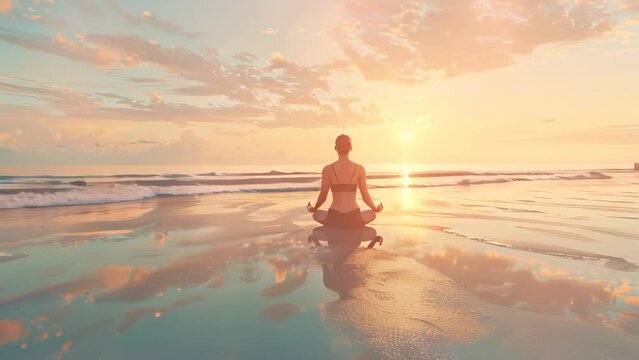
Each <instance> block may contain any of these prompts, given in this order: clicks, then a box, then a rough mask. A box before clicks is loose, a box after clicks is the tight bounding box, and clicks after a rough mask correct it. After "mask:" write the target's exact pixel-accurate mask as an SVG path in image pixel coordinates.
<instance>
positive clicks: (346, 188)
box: [331, 165, 357, 192]
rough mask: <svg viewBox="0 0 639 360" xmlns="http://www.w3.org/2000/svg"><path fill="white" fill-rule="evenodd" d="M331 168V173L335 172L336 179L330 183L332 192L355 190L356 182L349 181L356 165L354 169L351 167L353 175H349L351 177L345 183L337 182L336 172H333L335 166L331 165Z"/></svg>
mask: <svg viewBox="0 0 639 360" xmlns="http://www.w3.org/2000/svg"><path fill="white" fill-rule="evenodd" d="M331 168H333V174H335V181H337V184H333V185H331V191H332V192H339V191H350V192H356V191H357V184H350V182H351V181H353V177H354V176H355V172H356V171H357V165H355V169H353V175H351V179H350V180H348V183H345V184H342V183H340V182H339V179H338V178H337V173H336V172H335V167H333V165H331Z"/></svg>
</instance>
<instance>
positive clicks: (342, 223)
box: [306, 134, 384, 227]
mask: <svg viewBox="0 0 639 360" xmlns="http://www.w3.org/2000/svg"><path fill="white" fill-rule="evenodd" d="M352 149H353V147H352V145H351V139H350V138H349V137H348V136H347V135H343V134H342V135H340V136H338V137H337V139H335V150H336V151H337V156H338V159H337V161H336V162H334V163H332V164H330V165H327V166H325V167H324V169H323V170H322V186H321V189H320V194H319V196H318V197H317V202H316V203H315V206H311V203H310V202H309V203H308V205H307V206H306V208H307V209H308V211H309V212H311V213H313V219H315V220H316V221H317V222H319V223H322V224H324V225H326V226H331V227H358V226H363V225H365V224H368V223H369V222H371V221H373V220H375V213H378V212H380V211H382V210H383V209H384V206H383V205H382V204H381V203H380V204H379V205H378V206H375V204H374V203H373V199H372V198H371V195H370V194H369V193H368V186H367V185H366V170H364V167H363V166H361V165H358V164H356V163H354V162H352V161H351V160H350V159H349V158H348V157H349V154H350V152H351V150H352ZM358 186H359V191H360V192H361V194H362V199H363V200H364V203H365V204H366V205H368V207H369V208H371V210H366V211H360V210H359V206H358V205H357V200H356V199H355V195H356V192H357V187H358ZM329 189H330V190H331V192H332V193H333V203H332V204H331V207H330V208H329V209H328V211H324V210H318V209H319V207H320V206H322V204H324V202H325V201H326V196H327V195H328V190H329Z"/></svg>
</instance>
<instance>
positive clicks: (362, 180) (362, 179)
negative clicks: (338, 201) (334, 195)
mask: <svg viewBox="0 0 639 360" xmlns="http://www.w3.org/2000/svg"><path fill="white" fill-rule="evenodd" d="M360 167H361V169H362V172H361V173H360V174H359V181H358V182H359V192H360V193H361V194H362V200H364V203H365V204H366V205H368V207H369V208H371V210H373V211H375V212H380V211H382V209H384V206H383V205H382V203H379V205H378V206H375V203H373V198H372V197H371V194H370V193H369V192H368V185H367V184H366V169H364V167H363V166H360Z"/></svg>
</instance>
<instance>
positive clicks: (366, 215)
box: [362, 210, 377, 225]
mask: <svg viewBox="0 0 639 360" xmlns="http://www.w3.org/2000/svg"><path fill="white" fill-rule="evenodd" d="M376 216H377V215H375V212H374V211H373V210H364V211H362V222H363V223H364V225H366V224H368V223H369V222H371V221H373V220H375V217H376Z"/></svg>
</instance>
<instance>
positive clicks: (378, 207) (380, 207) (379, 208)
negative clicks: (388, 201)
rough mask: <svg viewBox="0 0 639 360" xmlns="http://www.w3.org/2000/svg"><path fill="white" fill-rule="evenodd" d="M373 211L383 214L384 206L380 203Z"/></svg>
mask: <svg viewBox="0 0 639 360" xmlns="http://www.w3.org/2000/svg"><path fill="white" fill-rule="evenodd" d="M372 210H373V211H374V212H376V213H378V212H381V211H382V210H384V204H382V203H379V205H377V207H376V208H374V209H372Z"/></svg>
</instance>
